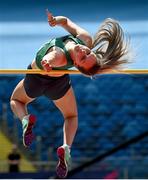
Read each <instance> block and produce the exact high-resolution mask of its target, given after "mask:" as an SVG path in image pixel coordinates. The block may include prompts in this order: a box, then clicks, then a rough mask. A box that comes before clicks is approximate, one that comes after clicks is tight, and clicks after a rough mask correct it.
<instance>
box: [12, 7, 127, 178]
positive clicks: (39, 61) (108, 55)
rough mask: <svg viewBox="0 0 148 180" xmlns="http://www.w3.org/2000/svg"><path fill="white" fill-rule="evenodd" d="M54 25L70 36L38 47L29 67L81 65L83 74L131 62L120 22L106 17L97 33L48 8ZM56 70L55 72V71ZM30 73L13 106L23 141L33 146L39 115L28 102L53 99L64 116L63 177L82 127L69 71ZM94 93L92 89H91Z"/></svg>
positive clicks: (59, 152)
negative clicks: (74, 141)
mask: <svg viewBox="0 0 148 180" xmlns="http://www.w3.org/2000/svg"><path fill="white" fill-rule="evenodd" d="M47 17H48V23H49V25H50V26H51V27H54V26H61V27H62V28H64V29H65V30H67V32H68V35H66V36H63V37H56V38H53V39H51V40H49V41H48V42H47V43H45V44H43V46H42V47H41V48H40V49H39V50H38V52H37V54H36V57H35V59H34V60H33V61H32V62H31V64H30V65H29V66H28V69H42V70H45V71H47V72H49V71H52V70H56V69H57V70H59V69H60V70H67V69H69V68H71V67H75V68H77V69H78V70H79V71H80V72H81V73H82V74H83V75H86V76H90V77H91V76H93V75H95V74H98V73H99V74H102V73H106V72H111V71H112V70H114V69H117V68H120V65H122V64H124V63H127V62H128V61H129V60H128V58H127V56H126V55H127V53H128V46H127V45H128V42H127V41H126V40H125V38H124V33H123V30H122V28H121V27H120V25H119V23H118V22H117V21H115V20H114V19H110V18H108V19H106V20H105V21H104V22H103V23H102V25H101V26H100V28H99V30H98V32H97V33H96V35H95V36H94V38H93V37H91V35H90V34H89V33H88V32H87V31H86V30H84V29H83V28H81V27H79V26H78V25H77V24H75V23H74V22H72V21H71V20H70V19H69V18H67V17H64V16H53V15H52V14H51V13H50V12H49V11H48V10H47ZM51 73H52V72H51ZM51 73H50V74H48V75H41V74H26V76H25V78H24V79H22V80H21V81H20V82H19V83H18V85H17V86H16V88H15V89H14V91H13V93H12V96H11V100H10V105H11V108H12V111H13V112H14V114H15V115H16V116H17V117H18V118H19V119H20V120H21V122H22V127H23V144H24V146H26V147H29V146H30V144H31V143H32V141H33V139H34V138H33V132H32V128H33V126H34V125H35V122H36V118H35V116H34V115H32V114H29V113H28V111H27V105H28V104H29V103H30V102H32V101H33V100H35V99H36V98H37V97H39V96H42V95H44V96H46V97H47V98H49V99H51V100H52V101H53V102H54V104H55V105H56V107H57V108H58V109H59V110H60V111H61V113H62V115H63V117H64V125H63V145H62V146H60V147H58V149H57V156H58V158H59V162H58V165H57V168H56V171H57V175H58V176H59V178H65V177H66V175H67V173H68V163H69V161H70V149H71V146H72V143H73V140H74V137H75V134H76V131H77V127H78V112H77V105H76V99H75V95H74V92H73V89H72V86H71V81H70V77H69V75H68V74H60V75H55V74H54V75H53V74H51ZM90 93H91V92H90Z"/></svg>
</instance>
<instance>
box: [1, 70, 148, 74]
mask: <svg viewBox="0 0 148 180" xmlns="http://www.w3.org/2000/svg"><path fill="white" fill-rule="evenodd" d="M0 74H44V75H47V74H49V75H50V74H81V72H80V71H78V70H52V71H50V72H46V71H44V70H39V69H0ZM98 74H99V73H98ZM105 74H148V69H127V70H120V71H117V70H113V71H111V72H108V73H105Z"/></svg>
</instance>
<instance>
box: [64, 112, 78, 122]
mask: <svg viewBox="0 0 148 180" xmlns="http://www.w3.org/2000/svg"><path fill="white" fill-rule="evenodd" d="M64 119H66V120H73V119H74V120H78V114H77V113H75V114H71V115H67V116H65V117H64Z"/></svg>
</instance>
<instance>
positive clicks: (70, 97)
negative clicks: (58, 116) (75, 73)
mask: <svg viewBox="0 0 148 180" xmlns="http://www.w3.org/2000/svg"><path fill="white" fill-rule="evenodd" d="M53 102H54V103H55V105H56V106H57V107H58V108H59V110H60V111H61V112H62V114H63V116H64V117H70V116H77V114H78V112H77V104H76V99H75V95H74V92H73V89H72V87H70V89H69V90H68V91H67V93H66V94H65V95H64V96H63V97H62V98H60V99H58V100H54V101H53Z"/></svg>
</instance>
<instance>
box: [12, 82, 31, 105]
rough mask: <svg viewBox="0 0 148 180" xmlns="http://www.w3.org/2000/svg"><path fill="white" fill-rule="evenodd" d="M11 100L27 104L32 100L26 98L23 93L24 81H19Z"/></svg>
mask: <svg viewBox="0 0 148 180" xmlns="http://www.w3.org/2000/svg"><path fill="white" fill-rule="evenodd" d="M11 100H18V101H21V102H23V103H29V102H31V101H33V100H34V99H33V98H30V97H29V96H27V94H26V92H25V89H24V79H23V80H21V81H20V82H19V83H18V84H17V86H16V87H15V89H14V91H13V93H12V95H11Z"/></svg>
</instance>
